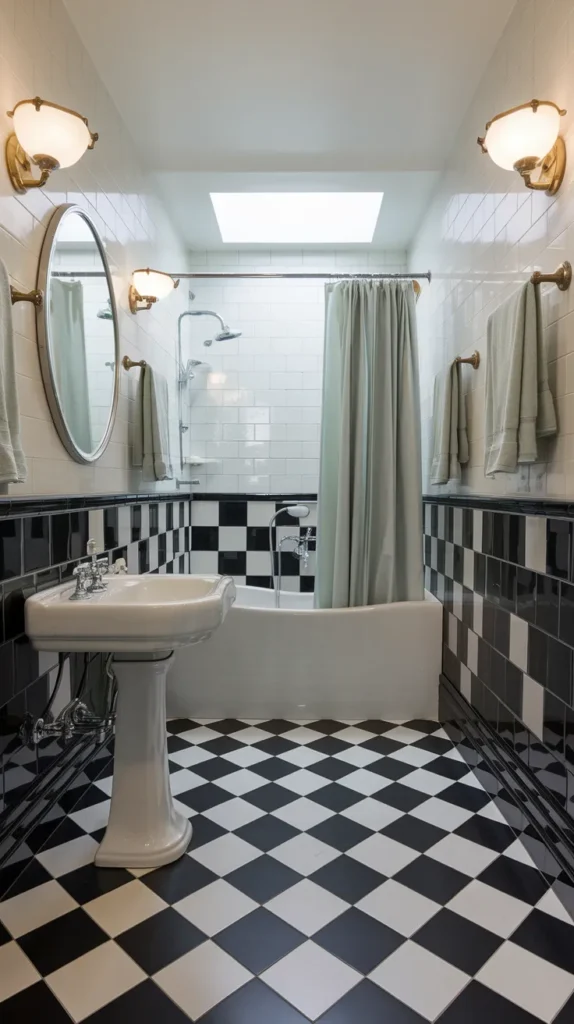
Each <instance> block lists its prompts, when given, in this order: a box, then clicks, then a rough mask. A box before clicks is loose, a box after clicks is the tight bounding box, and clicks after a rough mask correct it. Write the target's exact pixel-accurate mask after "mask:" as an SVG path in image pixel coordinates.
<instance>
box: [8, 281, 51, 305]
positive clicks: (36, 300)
mask: <svg viewBox="0 0 574 1024" xmlns="http://www.w3.org/2000/svg"><path fill="white" fill-rule="evenodd" d="M10 298H11V299H12V305H14V304H15V303H16V302H32V303H33V304H34V306H36V307H39V306H41V305H42V302H43V301H44V296H43V295H42V292H41V291H38V289H37V288H35V289H34V291H31V292H19V291H18V289H17V288H14V287H13V286H12V285H10Z"/></svg>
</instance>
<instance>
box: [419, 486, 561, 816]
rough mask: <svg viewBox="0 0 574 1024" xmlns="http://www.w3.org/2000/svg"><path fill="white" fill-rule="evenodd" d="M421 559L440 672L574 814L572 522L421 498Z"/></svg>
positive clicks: (545, 516) (557, 799)
mask: <svg viewBox="0 0 574 1024" xmlns="http://www.w3.org/2000/svg"><path fill="white" fill-rule="evenodd" d="M476 504H477V506H478V505H479V500H477V503H476ZM547 508H548V506H547V505H546V506H545V513H546V511H547ZM563 511H564V510H563V509H561V512H563ZM424 564H425V584H426V586H427V588H428V589H429V590H430V591H431V592H432V593H433V594H435V596H436V597H438V598H439V600H440V601H442V603H443V605H444V632H443V671H444V674H445V675H446V677H447V678H448V679H449V680H450V681H451V682H452V683H453V684H454V685H455V686H456V687H457V688H458V689H459V690H460V691H461V693H462V694H463V696H464V697H465V698H466V699H467V700H468V701H469V702H470V703H471V704H472V705H473V706H474V707H475V708H476V709H477V710H478V711H480V712H481V714H482V715H483V716H484V717H485V718H486V720H487V721H488V722H489V723H490V724H491V725H492V726H493V727H494V728H495V729H496V730H497V732H498V733H499V735H500V737H501V738H502V739H504V741H505V742H506V743H507V744H509V745H510V746H511V747H512V748H513V749H514V750H515V752H516V753H517V754H519V756H520V757H521V759H522V761H523V762H524V763H525V764H526V765H527V766H528V767H529V768H530V769H531V770H532V771H533V772H534V773H535V774H536V775H537V777H538V779H539V781H541V782H542V783H543V784H544V785H545V786H546V787H547V789H548V790H549V791H550V792H551V793H552V795H553V797H554V798H555V800H556V801H557V802H558V803H559V805H560V806H561V807H562V808H564V809H566V810H567V811H568V813H569V814H570V815H571V816H573V817H574V692H573V688H574V679H573V661H574V520H573V519H572V518H569V517H568V516H567V515H564V514H562V515H560V516H555V515H552V514H551V512H550V513H549V514H540V515H527V514H523V513H520V512H516V513H513V512H508V511H496V510H494V511H493V510H491V509H488V508H486V507H457V506H456V505H454V504H453V505H448V504H445V503H438V502H433V501H432V499H428V500H426V502H425V516H424Z"/></svg>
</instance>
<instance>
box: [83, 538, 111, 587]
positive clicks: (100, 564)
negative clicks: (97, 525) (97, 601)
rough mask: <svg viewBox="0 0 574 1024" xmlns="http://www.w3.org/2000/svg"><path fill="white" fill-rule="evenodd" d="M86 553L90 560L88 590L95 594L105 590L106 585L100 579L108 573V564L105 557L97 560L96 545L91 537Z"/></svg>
mask: <svg viewBox="0 0 574 1024" xmlns="http://www.w3.org/2000/svg"><path fill="white" fill-rule="evenodd" d="M87 551H88V555H90V557H91V559H92V561H91V562H90V565H89V574H90V576H91V583H90V586H89V590H90V592H91V593H97V592H98V591H101V590H105V589H106V587H107V583H104V581H103V579H102V577H103V576H104V574H105V573H107V572H109V568H110V562H109V558H107V557H105V558H98V554H97V544H96V542H95V540H94V538H93V537H91V538H90V540H89V541H88V548H87Z"/></svg>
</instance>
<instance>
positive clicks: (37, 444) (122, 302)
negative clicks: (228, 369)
mask: <svg viewBox="0 0 574 1024" xmlns="http://www.w3.org/2000/svg"><path fill="white" fill-rule="evenodd" d="M36 95H40V96H42V97H45V98H46V99H51V100H54V101H55V102H57V103H61V104H63V105H65V106H69V107H72V108H73V109H75V110H78V111H80V113H82V114H84V115H85V116H87V117H88V119H89V123H90V127H91V128H92V130H93V131H97V132H99V135H100V138H99V141H98V143H97V144H96V147H95V149H94V150H93V152H88V153H86V154H85V156H84V157H83V158H82V160H80V162H79V163H78V164H76V165H75V166H74V167H71V168H69V169H68V170H64V171H58V172H56V173H55V174H53V175H52V177H51V178H50V181H49V182H48V184H47V186H46V187H45V188H44V189H41V190H40V189H38V190H36V191H31V192H28V193H27V194H26V195H23V196H18V195H16V193H15V192H14V190H13V189H12V186H11V184H10V181H9V179H8V175H7V173H6V168H5V165H4V160H3V159H0V258H2V259H3V260H4V261H5V263H6V266H7V268H8V272H9V274H10V276H11V280H12V283H13V284H15V285H16V286H17V287H18V288H20V289H22V290H25V291H29V290H30V289H31V288H34V287H35V284H36V272H37V267H38V257H39V253H40V247H41V244H42V239H43V236H44V233H45V230H46V226H47V224H48V221H49V219H50V216H51V214H52V213H53V211H54V208H55V207H56V206H58V205H59V204H60V203H76V204H77V205H78V206H81V207H82V209H84V210H86V211H87V212H88V213H89V214H90V216H91V217H92V218H93V219H94V221H95V222H96V224H97V226H98V229H99V231H100V234H101V236H102V238H103V239H104V242H105V244H106V249H107V252H108V256H109V259H110V263H111V267H112V273H113V276H114V285H115V294H116V301H117V303H118V306H119V309H120V331H121V349H120V356H123V355H124V354H127V355H129V356H131V357H132V358H134V359H138V358H140V359H141V358H142V357H143V358H145V359H146V360H148V361H149V362H150V363H151V364H152V365H153V366H157V367H161V369H162V372H163V373H165V375H166V377H167V379H168V381H169V384H170V390H171V415H170V421H171V426H172V442H171V443H172V454H173V456H174V459H175V456H176V454H177V445H178V432H177V415H176V394H175V376H176V370H175V343H176V329H177V315H178V313H179V312H180V311H181V309H182V308H183V307H184V306H185V304H186V294H185V291H184V290H182V289H180V290H179V291H178V292H174V294H173V296H171V297H170V298H169V299H166V300H165V301H164V302H162V303H158V305H157V306H156V307H155V308H154V309H152V310H151V311H150V312H148V313H141V314H139V315H138V316H137V317H134V316H132V315H131V314H130V313H129V311H128V309H127V290H128V284H129V278H130V273H131V271H132V270H133V269H135V268H137V267H142V266H143V267H145V266H148V265H151V266H158V267H166V266H169V267H170V268H171V267H176V268H179V267H181V268H184V267H185V266H186V260H187V254H186V252H185V250H184V248H183V247H182V245H181V244H180V242H179V240H178V239H177V236H176V234H175V232H174V230H173V228H172V226H171V224H170V222H169V220H168V217H167V215H166V214H165V211H164V209H163V208H162V206H161V204H160V203H159V202H158V201H157V199H156V198H155V196H154V195H153V192H152V189H151V187H150V184H149V182H148V180H147V178H146V176H145V174H144V173H143V172H142V170H141V167H140V163H139V160H138V156H137V153H136V151H135V148H134V146H133V144H132V143H131V140H130V136H129V131H128V129H127V128H126V125H125V124H124V123H123V122H122V120H121V118H120V116H119V114H118V112H117V110H116V108H115V107H114V105H113V103H112V101H111V99H110V97H109V95H108V93H107V92H106V90H105V88H104V86H103V84H102V82H101V80H100V79H99V77H98V75H97V73H96V71H95V69H94V66H93V64H92V62H91V60H90V58H89V56H88V54H87V52H86V51H85V49H84V47H83V46H82V43H81V42H80V39H79V37H78V35H77V34H76V32H75V29H74V28H73V26H72V24H71V22H70V20H69V18H68V15H67V12H66V10H65V8H64V5H63V3H61V0H0V133H1V135H2V138H3V139H4V138H5V137H7V136H8V134H10V132H11V131H12V128H11V121H10V119H9V118H8V117H6V115H5V111H7V110H10V109H11V108H12V107H13V106H14V104H15V103H17V102H18V100H21V99H25V98H28V97H30V96H36ZM2 144H3V143H2ZM14 326H15V331H16V365H17V373H18V377H17V387H18V397H19V401H20V412H21V416H22V438H23V445H24V449H25V452H26V456H27V459H28V480H27V481H26V483H25V484H18V485H10V487H9V493H10V494H14V495H17V496H22V495H27V494H30V495H40V494H54V493H56V494H89V493H103V492H112V491H114V492H122V491H123V492H126V491H128V492H129V491H134V492H135V491H137V490H144V491H151V490H158V491H160V490H172V489H173V482H169V481H167V482H166V483H164V484H156V483H154V482H150V481H142V479H141V472H140V471H134V470H133V469H132V468H131V467H130V452H129V437H130V433H129V424H130V422H131V413H130V407H131V403H132V402H133V398H134V395H135V387H136V384H137V374H138V373H139V371H138V370H131V371H130V372H129V373H127V372H126V371H125V370H123V369H122V370H121V371H120V376H121V393H120V400H119V405H118V416H117V421H116V424H115V428H114V431H113V435H112V440H111V443H110V445H109V447H108V449H107V450H106V452H105V454H104V455H103V457H102V458H101V459H100V460H99V461H98V462H97V463H96V465H95V466H83V465H80V464H78V463H76V462H74V461H73V460H72V459H71V458H70V457H69V455H68V454H67V452H66V450H65V448H64V447H63V445H62V444H61V442H60V440H59V439H58V436H57V434H56V431H55V429H54V426H53V424H52V420H51V417H50V413H49V410H48V405H47V402H46V399H45V395H44V390H43V387H42V381H41V377H40V367H39V363H38V355H37V345H36V331H35V324H34V311H33V308H32V306H31V305H30V304H29V303H18V304H17V305H16V306H14ZM177 468H178V466H177V461H176V462H175V465H174V469H175V470H176V471H177Z"/></svg>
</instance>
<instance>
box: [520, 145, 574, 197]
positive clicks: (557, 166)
mask: <svg viewBox="0 0 574 1024" xmlns="http://www.w3.org/2000/svg"><path fill="white" fill-rule="evenodd" d="M535 166H536V162H535V161H534V160H531V159H529V158H528V157H526V158H525V159H524V160H519V161H518V163H516V164H515V165H514V168H515V170H517V171H518V173H519V174H520V175H521V176H522V178H523V179H524V184H525V185H526V187H527V188H531V189H533V190H534V191H536V192H546V195H547V196H555V195H556V193H557V192H558V189H559V188H560V186H561V184H562V182H563V180H564V173H565V171H566V144H565V142H564V139H563V138H562V136H561V135H559V136H558V138H557V139H556V142H555V144H554V146H553V147H552V149H551V150H550V152H549V153H547V155H546V156H545V157H544V160H543V161H542V163H541V164H540V176H539V177H538V178H537V179H536V181H533V180H532V171H533V170H534V167H535Z"/></svg>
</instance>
